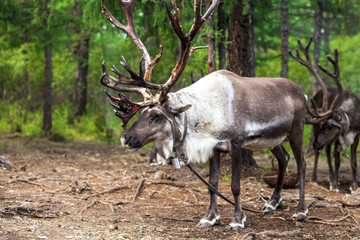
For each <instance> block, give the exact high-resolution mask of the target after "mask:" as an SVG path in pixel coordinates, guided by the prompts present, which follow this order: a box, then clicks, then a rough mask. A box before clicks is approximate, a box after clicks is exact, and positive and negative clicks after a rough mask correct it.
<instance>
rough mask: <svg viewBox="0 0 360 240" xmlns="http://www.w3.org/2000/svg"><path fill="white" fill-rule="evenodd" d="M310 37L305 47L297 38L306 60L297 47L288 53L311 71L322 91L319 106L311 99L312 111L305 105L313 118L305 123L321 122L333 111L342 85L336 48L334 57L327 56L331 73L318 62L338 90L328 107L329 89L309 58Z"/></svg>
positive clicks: (339, 96) (339, 98) (340, 96)
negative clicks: (294, 52) (332, 69)
mask: <svg viewBox="0 0 360 240" xmlns="http://www.w3.org/2000/svg"><path fill="white" fill-rule="evenodd" d="M312 39H313V38H312V37H310V38H309V40H308V42H307V44H306V46H305V47H304V45H302V43H301V41H300V40H298V45H299V47H300V49H301V50H302V52H303V54H304V56H305V58H306V60H304V59H302V58H301V57H300V54H299V51H298V49H296V55H294V54H293V53H292V52H291V50H289V55H290V56H291V57H292V58H294V59H295V60H296V61H297V62H299V63H300V64H302V65H303V66H305V67H306V68H307V69H308V70H309V71H310V72H311V74H312V75H313V77H314V78H315V80H316V81H317V82H318V83H319V85H320V87H321V90H322V92H323V101H322V106H321V108H320V109H318V108H317V107H316V105H315V103H314V102H313V101H312V105H313V109H314V110H313V111H312V110H311V109H310V108H309V107H307V111H308V113H309V114H310V116H311V117H312V118H313V119H307V123H310V124H317V123H319V122H321V121H322V120H324V119H326V118H328V117H329V116H330V115H331V114H332V113H333V111H334V109H335V108H336V107H337V105H338V104H339V102H340V100H341V98H342V85H341V81H340V70H339V64H338V51H337V49H335V50H334V59H332V58H331V57H330V56H327V59H328V61H329V62H331V63H332V65H333V67H334V72H333V73H332V72H330V71H329V70H328V69H326V68H324V67H322V66H321V65H320V64H319V68H320V69H321V71H323V72H324V73H326V74H327V75H328V76H330V77H331V78H332V79H334V81H335V83H336V86H337V88H338V92H337V94H336V96H335V99H334V101H333V102H332V104H331V106H330V107H329V98H330V96H329V91H328V90H327V87H326V85H325V83H324V81H323V80H322V79H321V78H320V76H319V74H318V73H317V72H316V70H315V68H314V66H313V65H312V63H311V58H310V55H309V48H310V45H311V43H312Z"/></svg>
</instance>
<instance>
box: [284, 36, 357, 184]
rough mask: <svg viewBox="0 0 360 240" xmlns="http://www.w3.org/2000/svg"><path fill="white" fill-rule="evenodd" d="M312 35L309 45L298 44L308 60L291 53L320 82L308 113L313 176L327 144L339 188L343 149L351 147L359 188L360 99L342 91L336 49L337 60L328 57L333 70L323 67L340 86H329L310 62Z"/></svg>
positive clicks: (332, 178)
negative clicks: (357, 159) (332, 157)
mask: <svg viewBox="0 0 360 240" xmlns="http://www.w3.org/2000/svg"><path fill="white" fill-rule="evenodd" d="M311 42H312V38H310V39H309V41H308V43H307V45H306V47H304V46H303V45H302V44H301V42H300V41H299V47H300V49H301V50H302V52H303V53H304V55H305V57H306V60H303V59H301V58H300V57H299V54H298V52H297V55H296V56H295V55H293V54H292V53H291V52H289V53H290V55H291V56H292V57H293V58H294V59H295V60H296V61H298V62H299V63H301V64H302V65H304V66H305V67H307V68H308V69H309V71H310V72H311V74H312V75H313V77H314V78H315V79H316V80H317V81H318V82H319V84H320V86H321V90H319V91H318V92H317V93H316V94H315V95H314V97H313V98H312V99H311V102H312V109H309V114H310V115H311V116H312V119H311V120H309V121H308V123H310V124H312V125H313V134H314V141H313V148H314V150H315V162H314V169H313V175H312V181H314V182H316V181H317V174H316V172H317V164H318V158H319V152H320V150H321V149H323V148H324V147H325V148H326V156H327V161H328V165H329V173H330V189H336V190H337V189H338V185H339V183H338V175H339V167H340V152H341V151H345V149H346V147H347V146H351V163H350V164H351V174H352V185H351V187H350V190H351V191H355V190H356V189H357V188H358V184H357V162H356V148H357V145H358V143H359V134H360V111H359V109H358V106H360V99H359V98H358V97H357V96H356V95H355V94H354V93H352V92H351V91H348V90H343V89H342V85H341V82H340V70H339V64H338V52H337V50H336V49H335V51H334V59H332V58H331V57H329V56H327V59H328V60H329V61H330V62H331V63H332V65H333V67H334V72H333V73H331V72H330V71H329V70H327V69H325V68H323V67H321V66H319V67H320V69H321V70H322V71H323V72H324V73H326V74H327V75H328V76H330V77H331V78H332V79H334V81H335V83H336V85H337V88H327V87H326V86H325V83H324V81H323V80H322V79H321V78H320V76H319V75H318V74H317V72H316V71H315V69H314V67H313V65H312V64H311V59H310V56H309V47H310V45H311ZM332 143H334V145H335V146H334V158H335V164H334V165H335V171H334V170H333V167H332V162H331V145H332Z"/></svg>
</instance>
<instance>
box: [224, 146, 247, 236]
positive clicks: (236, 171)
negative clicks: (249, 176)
mask: <svg viewBox="0 0 360 240" xmlns="http://www.w3.org/2000/svg"><path fill="white" fill-rule="evenodd" d="M239 146H240V145H237V144H232V145H231V168H232V169H231V171H232V177H231V191H232V193H233V195H234V203H235V212H234V217H233V219H232V221H231V222H230V224H229V226H228V227H227V229H233V230H241V229H243V228H244V227H245V222H246V216H245V214H244V213H243V211H242V210H241V204H240V176H241V148H240V147H239Z"/></svg>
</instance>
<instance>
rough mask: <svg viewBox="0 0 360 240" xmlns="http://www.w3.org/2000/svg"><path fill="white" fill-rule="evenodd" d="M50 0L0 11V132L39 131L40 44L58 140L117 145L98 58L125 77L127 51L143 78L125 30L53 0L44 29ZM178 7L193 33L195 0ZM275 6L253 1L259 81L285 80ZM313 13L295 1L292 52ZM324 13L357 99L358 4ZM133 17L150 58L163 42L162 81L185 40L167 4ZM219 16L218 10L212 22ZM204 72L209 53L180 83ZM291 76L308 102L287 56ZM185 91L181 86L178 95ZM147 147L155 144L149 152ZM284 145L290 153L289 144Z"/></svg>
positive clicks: (304, 1)
mask: <svg viewBox="0 0 360 240" xmlns="http://www.w3.org/2000/svg"><path fill="white" fill-rule="evenodd" d="M44 2H45V0H41V1H34V0H29V1H20V0H15V1H8V0H5V1H4V2H3V3H2V4H1V5H0V55H1V58H0V132H2V133H3V132H15V131H21V133H22V134H26V135H29V136H40V135H41V134H42V133H41V125H42V108H43V93H44V86H43V85H44V46H45V44H48V43H49V44H51V46H52V51H53V57H52V61H53V69H52V76H53V79H52V94H53V134H54V135H57V136H61V137H63V138H65V139H72V138H82V139H100V140H102V141H107V142H116V143H118V142H119V138H120V136H121V134H122V133H123V130H122V128H121V126H120V124H121V121H120V119H119V118H117V117H116V116H114V114H113V110H112V107H111V106H110V105H109V104H108V100H107V98H106V96H105V94H104V93H103V90H104V87H103V86H101V85H100V83H99V78H100V75H101V62H102V61H103V60H106V66H107V68H108V70H110V68H111V66H112V65H113V64H114V65H116V66H117V67H118V68H119V70H120V71H122V72H124V73H125V74H127V73H126V71H125V70H124V69H123V68H122V67H121V66H120V65H119V61H120V60H121V56H122V55H123V56H124V57H125V58H126V60H127V62H128V64H129V65H130V66H131V67H132V68H133V69H134V70H135V72H137V71H138V63H139V59H140V56H141V54H140V51H139V50H138V49H137V47H136V46H135V44H134V43H133V42H132V41H130V39H129V38H128V37H126V36H125V35H124V34H123V33H122V32H121V30H119V29H117V28H116V27H114V26H113V25H112V24H111V23H110V22H109V21H108V20H107V19H106V17H105V16H104V15H103V14H101V7H100V1H98V0H89V1H82V0H80V1H78V2H79V3H80V9H82V10H83V17H75V16H74V15H73V12H74V3H75V0H64V1H53V0H51V1H50V5H49V9H50V16H49V17H48V18H47V19H45V23H47V24H44V17H45V14H44V9H43V8H44ZM168 2H170V1H168ZM237 2H238V1H235V0H231V1H225V3H224V9H225V10H226V12H227V13H230V11H231V9H232V7H233V6H234V5H235V4H237ZM245 2H246V6H245V8H244V13H245V12H248V10H250V5H249V1H245ZM105 3H106V5H107V6H108V9H109V10H110V11H111V13H112V14H113V15H114V16H115V17H116V18H117V19H118V20H119V21H120V22H122V23H123V24H126V17H125V14H124V10H123V8H122V6H121V4H119V3H118V2H117V1H110V0H105ZM177 4H178V8H179V10H180V16H179V17H180V22H181V24H182V28H183V30H184V32H187V31H188V30H189V29H190V27H191V25H192V24H193V14H194V13H193V8H192V7H193V6H192V5H193V2H192V1H177ZM279 6H280V1H278V0H277V1H275V0H272V1H267V0H252V10H253V11H254V12H253V13H254V32H255V58H256V75H257V76H266V77H279V76H280V67H281V65H280V63H281V49H280V44H281V39H280V11H279ZM315 7H316V3H315V1H309V0H299V1H289V25H290V38H289V45H290V46H289V48H290V49H292V50H294V49H296V48H297V42H296V40H297V39H299V38H300V39H302V40H303V42H305V41H306V40H307V39H308V37H309V36H310V35H311V34H312V33H313V21H314V19H313V16H314V13H315ZM324 7H325V10H326V11H329V12H330V16H336V20H337V21H335V22H333V23H332V26H333V29H332V33H331V35H330V39H331V42H330V48H331V49H334V48H338V49H339V54H340V61H339V62H340V71H341V77H342V82H343V86H344V88H345V89H351V90H352V91H354V92H355V93H357V94H360V81H359V80H358V76H360V68H358V66H359V65H360V59H359V57H358V56H359V55H360V50H359V49H358V47H357V46H358V43H359V42H360V34H359V27H360V25H356V24H354V22H358V21H357V20H358V19H359V16H360V14H359V12H360V11H359V8H360V4H356V2H354V1H342V0H336V1H331V3H327V4H324ZM133 12H134V24H135V31H136V33H137V35H138V36H139V38H140V39H141V40H142V41H143V42H144V44H145V45H146V46H147V48H148V51H149V53H150V55H151V57H152V58H154V57H155V56H156V55H157V54H158V53H159V51H160V48H159V45H160V44H161V45H163V46H164V54H163V56H162V59H161V61H160V62H159V64H158V65H157V66H156V67H155V68H154V72H153V81H154V82H157V83H163V82H165V81H166V80H167V78H168V77H169V76H170V74H171V71H172V69H173V67H174V66H175V64H176V62H177V57H176V56H177V55H178V53H179V49H180V42H179V40H178V38H177V36H176V34H175V33H174V32H173V30H172V29H171V26H170V24H169V20H168V16H167V14H166V11H165V8H164V7H163V6H162V4H160V3H159V1H151V0H142V1H137V2H136V3H135V5H134V8H133ZM216 19H217V14H216V13H215V21H216ZM75 29H80V30H81V34H78V35H77V34H75ZM209 31H213V30H212V29H209V28H208V27H204V28H203V29H201V30H200V32H199V34H198V37H197V38H196V39H195V40H194V41H193V46H201V45H206V34H207V33H208V32H209ZM217 34H218V32H216V35H217ZM84 35H85V36H89V37H90V53H89V71H88V76H87V77H88V85H87V87H88V97H87V109H86V110H87V113H86V115H84V116H82V117H80V118H76V117H75V116H74V110H75V109H74V99H75V79H76V72H75V64H76V59H75V56H74V47H75V46H76V42H77V41H78V39H79V38H80V37H82V36H84ZM49 36H50V37H49ZM217 36H218V35H217ZM23 38H26V40H23ZM324 52H325V49H322V56H321V63H322V64H323V65H324V66H325V67H329V68H330V69H331V66H329V65H328V64H327V62H326V60H325V54H324ZM331 54H332V53H331ZM25 70H27V73H28V75H27V80H25V77H24V71H25ZM201 71H202V72H204V73H206V71H207V52H206V50H198V51H197V52H195V53H194V54H193V56H192V57H191V59H190V60H189V63H188V66H187V68H186V69H185V71H184V73H183V75H182V77H181V80H182V79H185V80H186V85H190V73H191V72H193V74H194V76H195V75H196V74H200V73H201ZM322 76H324V75H322ZM324 77H325V76H324ZM289 78H290V79H291V80H293V81H294V82H295V83H297V84H299V85H300V86H301V88H302V89H303V90H304V92H305V93H306V94H307V95H308V96H309V97H310V96H311V95H312V84H311V81H312V77H311V75H310V73H309V72H308V71H307V70H306V69H305V68H304V67H303V66H301V65H300V64H299V63H297V62H296V61H294V60H292V59H290V60H289ZM325 78H326V77H325ZM326 81H327V83H329V84H330V85H332V84H333V81H331V80H328V79H327V80H326ZM26 87H27V92H26V91H25V89H26ZM179 88H180V87H179V86H176V89H174V90H177V89H179ZM127 96H129V97H130V98H131V100H134V101H136V100H137V97H138V96H130V94H127ZM139 100H140V99H139ZM132 121H134V120H132ZM132 121H131V122H130V123H129V124H128V126H130V125H131V123H132ZM310 132H311V128H310V127H309V126H307V127H306V129H305V133H304V139H305V143H304V145H306V144H308V139H310ZM151 146H152V145H151V144H150V145H149V146H147V148H151ZM285 147H286V149H287V150H288V149H289V147H288V145H287V144H285Z"/></svg>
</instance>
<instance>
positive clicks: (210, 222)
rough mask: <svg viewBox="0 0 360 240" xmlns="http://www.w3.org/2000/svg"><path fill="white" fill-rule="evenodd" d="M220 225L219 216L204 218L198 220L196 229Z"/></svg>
mask: <svg viewBox="0 0 360 240" xmlns="http://www.w3.org/2000/svg"><path fill="white" fill-rule="evenodd" d="M217 224H220V215H215V216H210V217H204V218H202V219H201V220H200V222H199V223H198V224H196V227H198V228H207V227H212V226H214V225H217Z"/></svg>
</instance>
